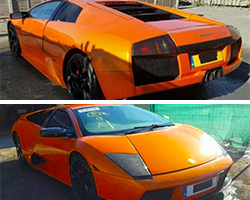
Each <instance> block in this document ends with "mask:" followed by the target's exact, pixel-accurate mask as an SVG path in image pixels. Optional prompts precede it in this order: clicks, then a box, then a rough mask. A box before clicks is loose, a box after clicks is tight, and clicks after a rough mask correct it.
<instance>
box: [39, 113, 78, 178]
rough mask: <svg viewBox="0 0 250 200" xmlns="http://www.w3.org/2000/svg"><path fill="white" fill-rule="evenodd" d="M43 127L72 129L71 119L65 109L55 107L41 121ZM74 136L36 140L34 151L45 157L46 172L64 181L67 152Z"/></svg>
mask: <svg viewBox="0 0 250 200" xmlns="http://www.w3.org/2000/svg"><path fill="white" fill-rule="evenodd" d="M43 127H44V128H49V127H60V128H63V129H73V130H75V128H74V125H73V123H72V119H71V118H70V115H69V113H68V111H67V110H66V109H56V110H55V111H54V112H52V113H51V115H50V116H49V115H48V116H47V118H46V119H45V120H44V123H43ZM75 140H76V137H75V138H63V137H61V138H60V137H41V136H40V137H39V139H38V141H37V148H36V153H37V154H38V155H40V156H42V157H43V158H44V159H45V163H46V167H47V168H48V171H47V172H48V173H49V174H51V175H52V176H55V177H57V178H58V179H60V180H62V181H65V176H68V175H69V174H68V173H67V172H68V169H69V168H68V167H69V166H68V164H69V158H68V153H69V152H70V150H71V149H72V146H73V145H74V142H75Z"/></svg>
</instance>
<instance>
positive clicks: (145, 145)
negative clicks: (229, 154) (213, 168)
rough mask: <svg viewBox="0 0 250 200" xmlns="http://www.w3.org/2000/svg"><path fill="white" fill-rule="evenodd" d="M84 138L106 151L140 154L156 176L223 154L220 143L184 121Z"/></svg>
mask: <svg viewBox="0 0 250 200" xmlns="http://www.w3.org/2000/svg"><path fill="white" fill-rule="evenodd" d="M204 136H205V137H204ZM80 140H81V141H84V143H85V144H88V145H90V146H92V147H93V148H95V149H96V150H98V151H99V152H100V153H102V154H105V153H128V154H139V155H140V156H141V157H142V159H143V161H144V162H145V164H146V165H147V167H148V169H149V170H150V172H151V174H152V175H157V174H162V173H168V172H174V171H178V170H182V169H187V168H191V167H194V166H197V165H201V164H203V163H206V162H209V161H211V160H214V159H216V158H217V157H219V156H220V155H222V151H221V149H220V146H219V145H218V144H217V142H215V141H214V140H213V139H212V138H211V137H210V136H208V135H207V134H206V133H204V132H203V131H201V130H199V129H197V128H195V127H192V126H188V125H180V124H176V125H175V126H171V127H165V128H161V129H158V130H154V131H150V132H144V133H137V134H130V135H122V136H107V135H106V136H105V135H103V136H88V137H83V138H81V139H80Z"/></svg>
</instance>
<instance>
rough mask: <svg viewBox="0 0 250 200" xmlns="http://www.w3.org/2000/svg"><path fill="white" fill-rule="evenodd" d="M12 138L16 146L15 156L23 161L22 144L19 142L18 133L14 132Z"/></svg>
mask: <svg viewBox="0 0 250 200" xmlns="http://www.w3.org/2000/svg"><path fill="white" fill-rule="evenodd" d="M13 139H14V144H15V146H16V153H17V157H18V159H19V160H20V161H21V162H24V156H23V151H22V146H21V142H20V139H19V137H18V135H17V134H15V135H14V138H13Z"/></svg>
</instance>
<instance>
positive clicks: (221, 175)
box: [216, 168, 230, 191]
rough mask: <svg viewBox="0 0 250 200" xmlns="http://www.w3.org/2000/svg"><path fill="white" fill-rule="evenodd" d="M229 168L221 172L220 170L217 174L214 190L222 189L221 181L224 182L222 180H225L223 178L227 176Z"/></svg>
mask: <svg viewBox="0 0 250 200" xmlns="http://www.w3.org/2000/svg"><path fill="white" fill-rule="evenodd" d="M229 169H230V168H228V169H226V170H224V171H223V172H221V173H220V174H219V181H218V183H217V188H216V191H220V190H221V189H222V186H223V183H224V181H225V178H226V176H227V173H228V171H229Z"/></svg>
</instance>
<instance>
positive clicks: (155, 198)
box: [141, 188, 174, 200]
mask: <svg viewBox="0 0 250 200" xmlns="http://www.w3.org/2000/svg"><path fill="white" fill-rule="evenodd" d="M173 192H174V189H173V188H169V189H162V190H152V191H147V192H145V193H144V195H143V196H142V198H141V200H170V199H171V198H172V196H173Z"/></svg>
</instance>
